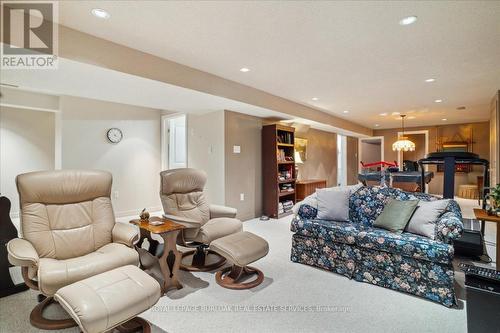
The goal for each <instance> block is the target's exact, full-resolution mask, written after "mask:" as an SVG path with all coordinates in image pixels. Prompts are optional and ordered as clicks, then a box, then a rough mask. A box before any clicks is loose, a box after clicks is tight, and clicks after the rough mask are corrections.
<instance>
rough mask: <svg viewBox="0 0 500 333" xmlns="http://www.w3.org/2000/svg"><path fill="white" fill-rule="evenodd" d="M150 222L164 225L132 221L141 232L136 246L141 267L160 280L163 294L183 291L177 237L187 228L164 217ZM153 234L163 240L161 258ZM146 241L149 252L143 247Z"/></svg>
mask: <svg viewBox="0 0 500 333" xmlns="http://www.w3.org/2000/svg"><path fill="white" fill-rule="evenodd" d="M149 221H162V222H163V224H160V225H152V224H150V223H149V222H148V221H142V220H139V219H137V220H132V221H130V223H132V224H135V225H137V226H138V227H139V229H140V231H141V235H140V238H139V242H138V243H137V245H136V249H137V252H139V260H140V262H141V266H142V268H143V270H144V271H145V272H146V273H148V274H150V275H151V276H153V277H154V278H156V279H157V280H158V282H159V283H160V286H161V290H162V294H165V293H166V292H167V291H169V290H170V289H172V288H176V289H181V288H182V284H181V283H180V282H179V279H178V273H179V267H180V265H181V260H182V255H181V253H180V252H179V251H178V250H177V237H178V236H179V232H180V231H182V229H184V228H185V227H184V226H183V225H182V224H179V223H176V222H173V221H171V220H168V219H165V218H163V217H156V216H154V217H151V218H150V219H149ZM151 233H153V234H158V235H160V236H161V238H163V252H162V254H161V255H160V256H159V257H158V256H156V249H157V247H158V245H159V242H158V241H156V240H154V239H153V238H152V237H151ZM146 239H147V240H148V242H149V244H150V246H149V249H148V250H145V249H143V248H142V247H141V246H142V244H143V242H144V240H146Z"/></svg>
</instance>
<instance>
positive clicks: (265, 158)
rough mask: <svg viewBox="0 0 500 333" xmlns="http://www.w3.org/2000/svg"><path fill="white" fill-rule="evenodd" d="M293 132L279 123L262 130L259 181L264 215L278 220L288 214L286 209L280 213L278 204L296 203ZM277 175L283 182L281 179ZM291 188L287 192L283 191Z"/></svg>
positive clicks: (290, 128)
mask: <svg viewBox="0 0 500 333" xmlns="http://www.w3.org/2000/svg"><path fill="white" fill-rule="evenodd" d="M294 131H295V129H294V128H293V127H288V126H284V125H280V124H272V125H266V126H264V127H263V128H262V178H263V211H264V215H267V216H269V217H273V218H280V217H284V216H286V215H290V214H291V207H290V209H289V210H287V211H284V212H282V213H279V205H280V202H281V203H282V204H283V203H284V202H287V201H288V202H291V203H292V204H295V202H296V200H295V181H296V177H297V175H296V174H295V172H296V171H295V161H294V153H295V148H294V142H295V133H294ZM280 176H281V177H282V179H280ZM285 188H291V189H292V190H289V191H282V190H283V189H285Z"/></svg>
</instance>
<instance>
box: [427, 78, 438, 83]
mask: <svg viewBox="0 0 500 333" xmlns="http://www.w3.org/2000/svg"><path fill="white" fill-rule="evenodd" d="M434 81H436V79H433V78H430V79H427V80H425V82H434Z"/></svg>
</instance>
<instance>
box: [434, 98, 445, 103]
mask: <svg viewBox="0 0 500 333" xmlns="http://www.w3.org/2000/svg"><path fill="white" fill-rule="evenodd" d="M442 101H443V100H442V99H436V100H435V101H434V102H436V103H441V102H442Z"/></svg>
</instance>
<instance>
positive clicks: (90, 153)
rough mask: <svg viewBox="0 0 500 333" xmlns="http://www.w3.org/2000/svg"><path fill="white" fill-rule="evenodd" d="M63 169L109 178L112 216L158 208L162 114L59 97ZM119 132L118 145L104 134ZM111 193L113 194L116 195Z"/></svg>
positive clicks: (143, 109)
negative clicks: (97, 172) (103, 172)
mask: <svg viewBox="0 0 500 333" xmlns="http://www.w3.org/2000/svg"><path fill="white" fill-rule="evenodd" d="M60 109H61V111H62V168H63V169H74V168H78V169H81V168H83V169H87V168H88V169H102V170H107V171H110V172H111V173H112V174H113V195H112V198H113V208H114V210H115V212H116V213H117V215H119V216H120V215H132V214H138V213H139V211H140V210H141V209H142V208H147V209H149V210H160V209H161V203H160V198H159V189H160V176H159V173H160V170H161V157H160V156H161V149H160V145H161V144H160V132H161V129H160V128H161V125H160V118H161V112H160V111H159V110H153V109H148V108H142V107H136V106H131V105H125V104H117V103H110V102H103V101H97V100H91V99H84V98H76V97H67V96H62V97H61V98H60ZM112 127H117V128H119V129H121V130H122V132H123V140H122V141H121V142H120V143H118V144H111V143H109V142H108V141H107V138H106V132H107V130H108V129H109V128H112ZM116 194H118V195H117V196H116Z"/></svg>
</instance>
